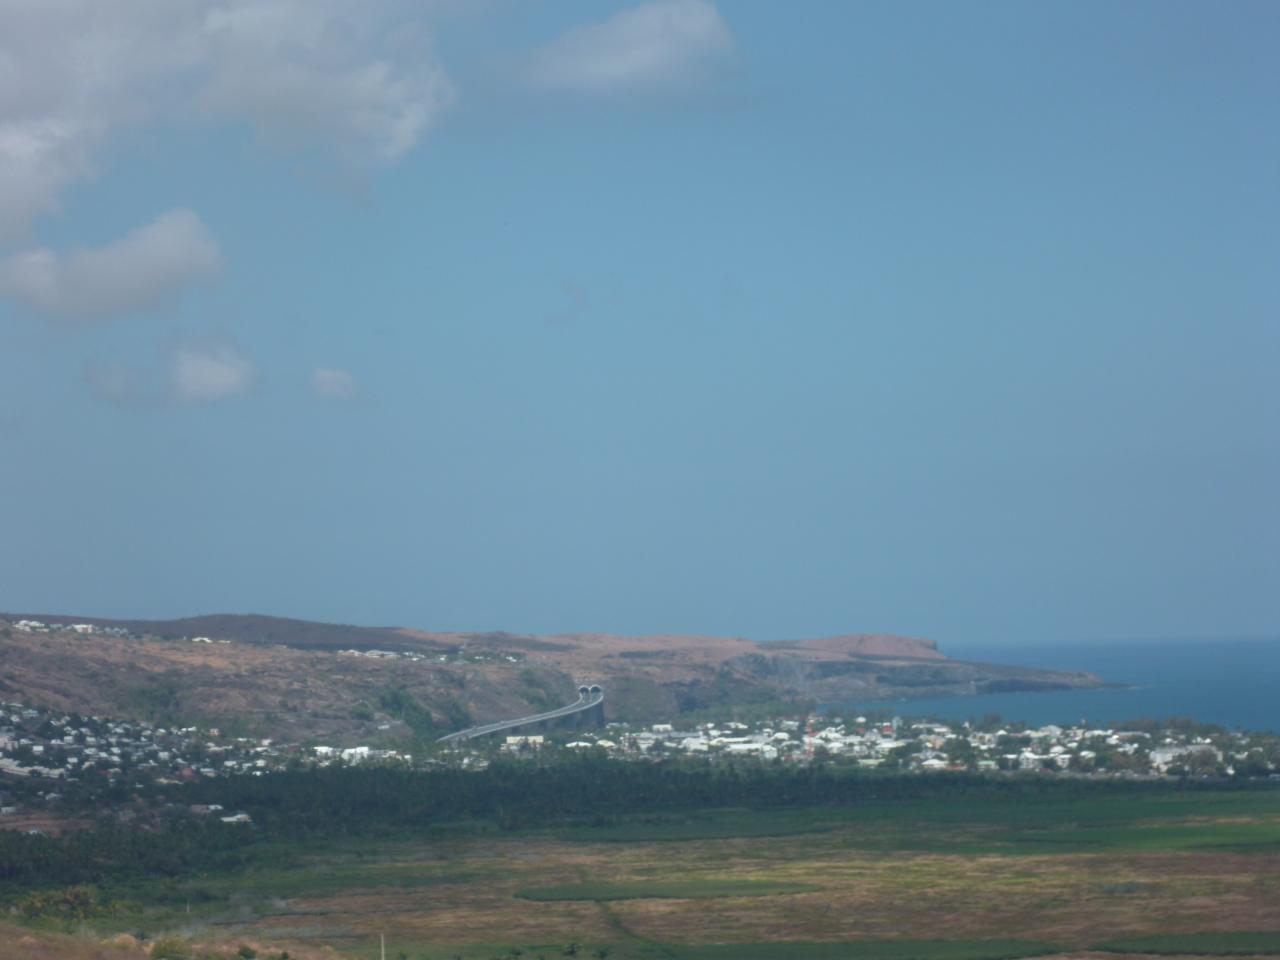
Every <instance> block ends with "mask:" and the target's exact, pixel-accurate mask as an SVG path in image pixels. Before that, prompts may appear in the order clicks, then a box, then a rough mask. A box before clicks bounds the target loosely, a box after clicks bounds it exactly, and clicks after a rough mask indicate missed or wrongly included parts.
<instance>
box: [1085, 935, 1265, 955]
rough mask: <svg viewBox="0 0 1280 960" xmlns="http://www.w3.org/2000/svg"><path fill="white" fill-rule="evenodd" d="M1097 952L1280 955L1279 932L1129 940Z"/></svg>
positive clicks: (1109, 944) (1100, 946)
mask: <svg viewBox="0 0 1280 960" xmlns="http://www.w3.org/2000/svg"><path fill="white" fill-rule="evenodd" d="M1097 949H1099V950H1106V951H1109V952H1114V953H1152V954H1163V955H1170V956H1176V955H1183V956H1220V957H1227V956H1259V955H1265V954H1277V955H1280V931H1271V932H1267V933H1257V932H1249V931H1237V932H1223V933H1182V934H1164V935H1157V936H1151V937H1129V938H1126V939H1123V940H1109V941H1107V942H1106V943H1101V944H1098V947H1097Z"/></svg>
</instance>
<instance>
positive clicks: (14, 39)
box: [0, 0, 452, 244]
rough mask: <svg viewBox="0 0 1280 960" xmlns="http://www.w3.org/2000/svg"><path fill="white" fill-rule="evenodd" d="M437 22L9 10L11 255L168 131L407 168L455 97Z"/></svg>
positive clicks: (219, 11)
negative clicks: (184, 128) (130, 145)
mask: <svg viewBox="0 0 1280 960" xmlns="http://www.w3.org/2000/svg"><path fill="white" fill-rule="evenodd" d="M426 10H427V11H430V10H431V7H429V6H428V7H427V8H426ZM424 16H425V14H424V9H423V7H422V6H421V5H412V4H408V3H405V2H404V0H366V2H364V3H362V4H360V6H359V8H358V10H356V9H354V8H353V7H352V6H351V5H349V4H347V3H345V2H341V0H182V2H173V0H130V2H129V3H122V4H104V3H102V2H100V0H38V2H31V0H0V244H5V243H12V242H13V241H15V240H18V239H20V238H21V237H22V236H24V235H25V233H26V231H27V229H28V227H29V226H30V224H31V222H32V220H33V219H34V218H35V217H36V216H38V215H39V214H41V213H43V212H45V211H48V210H50V209H53V208H54V207H56V205H57V202H58V198H59V195H60V193H61V191H62V190H63V189H64V188H65V187H66V186H67V185H68V184H70V183H72V182H74V181H75V180H78V179H80V178H83V177H85V176H89V175H91V174H92V173H93V172H94V167H93V157H94V156H95V155H96V154H97V152H98V151H99V150H100V149H101V147H102V146H103V144H104V143H105V142H106V141H107V140H108V139H109V138H110V137H111V136H112V135H113V134H115V133H117V132H119V131H120V130H122V129H127V128H129V127H131V126H134V125H138V124H143V123H147V122H150V121H153V120H155V119H157V118H170V117H172V118H178V119H182V120H187V119H190V118H193V117H194V118H204V119H214V120H219V121H228V122H233V123H234V122H245V123H248V124H250V125H252V127H253V128H254V129H255V130H256V131H257V132H258V133H259V134H260V135H262V136H264V137H266V138H271V139H281V140H284V141H285V142H288V143H290V144H310V143H316V144H319V145H322V146H325V147H328V148H331V149H333V150H334V151H335V152H338V153H340V154H341V155H342V156H343V157H344V158H346V159H348V160H350V161H353V162H357V163H377V162H389V161H394V160H397V159H399V158H400V157H402V156H403V155H404V154H405V153H407V152H408V151H409V150H411V149H412V148H413V147H414V146H415V145H416V144H417V143H418V142H419V141H420V140H421V138H422V136H423V135H424V134H425V132H426V131H427V130H428V129H429V128H430V126H431V124H432V123H433V122H434V121H435V119H436V118H437V116H438V115H439V114H440V112H441V111H442V110H443V109H444V108H445V107H446V106H447V105H448V103H449V102H450V100H451V98H452V88H451V86H450V84H449V81H448V78H447V76H446V75H445V73H444V71H443V70H442V68H441V67H440V66H439V65H438V61H437V60H436V58H435V56H434V54H433V53H432V51H431V49H430V45H429V43H427V42H426V40H425V39H424V38H427V37H429V31H428V27H427V24H426V23H425V20H424Z"/></svg>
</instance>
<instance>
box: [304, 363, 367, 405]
mask: <svg viewBox="0 0 1280 960" xmlns="http://www.w3.org/2000/svg"><path fill="white" fill-rule="evenodd" d="M311 391H312V392H313V393H314V394H315V395H316V396H317V397H323V398H325V399H326V400H350V399H352V398H353V397H355V396H356V395H357V394H358V393H359V392H360V383H359V381H358V380H356V378H355V377H354V376H352V375H351V374H350V373H348V372H347V371H346V370H332V369H328V368H326V367H316V369H314V370H312V371H311Z"/></svg>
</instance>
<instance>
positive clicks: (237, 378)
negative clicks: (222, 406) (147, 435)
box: [173, 343, 255, 403]
mask: <svg viewBox="0 0 1280 960" xmlns="http://www.w3.org/2000/svg"><path fill="white" fill-rule="evenodd" d="M254 377H255V371H254V368H253V363H252V362H250V360H249V358H248V357H246V356H245V355H244V354H243V353H242V352H241V351H240V350H239V349H237V348H236V347H235V346H233V345H232V344H230V343H209V344H203V345H199V346H186V347H181V348H179V349H178V350H177V351H176V352H175V353H174V356H173V395H174V397H175V398H176V399H178V400H182V401H186V402H189V403H199V402H204V401H210V400H223V399H226V398H227V397H234V396H237V395H238V394H242V393H246V392H248V390H249V389H250V388H251V387H252V386H253V381H254Z"/></svg>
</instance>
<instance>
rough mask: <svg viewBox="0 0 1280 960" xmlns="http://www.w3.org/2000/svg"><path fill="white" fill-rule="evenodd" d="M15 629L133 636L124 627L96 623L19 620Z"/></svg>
mask: <svg viewBox="0 0 1280 960" xmlns="http://www.w3.org/2000/svg"><path fill="white" fill-rule="evenodd" d="M13 629H15V630H17V631H18V632H19V633H61V632H63V631H70V632H71V633H79V634H82V635H85V636H88V635H91V634H101V635H102V636H104V637H128V636H131V634H130V633H129V631H128V630H126V629H125V628H124V627H100V626H98V625H97V624H96V623H42V622H41V621H39V620H18V621H15V622H14V624H13Z"/></svg>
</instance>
